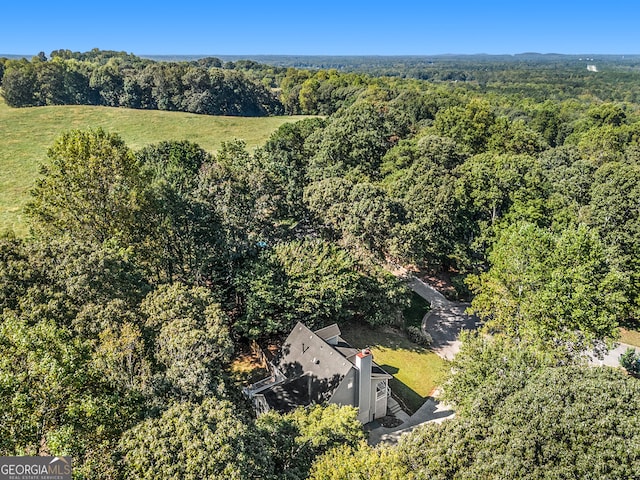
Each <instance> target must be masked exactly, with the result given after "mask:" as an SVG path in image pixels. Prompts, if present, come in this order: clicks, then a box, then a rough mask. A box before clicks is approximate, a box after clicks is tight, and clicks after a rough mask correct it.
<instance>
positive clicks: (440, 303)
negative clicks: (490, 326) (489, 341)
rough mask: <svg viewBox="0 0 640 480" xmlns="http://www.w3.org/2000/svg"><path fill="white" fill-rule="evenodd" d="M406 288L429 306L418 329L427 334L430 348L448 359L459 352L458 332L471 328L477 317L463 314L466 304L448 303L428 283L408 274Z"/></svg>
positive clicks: (478, 322) (477, 322)
mask: <svg viewBox="0 0 640 480" xmlns="http://www.w3.org/2000/svg"><path fill="white" fill-rule="evenodd" d="M409 287H411V289H412V290H413V291H414V292H416V293H417V294H418V295H420V296H421V297H422V298H424V299H425V300H426V301H427V302H429V304H430V305H431V310H430V311H429V312H428V313H427V314H426V315H425V316H424V318H423V319H422V330H423V331H425V332H427V333H428V334H429V335H431V338H432V339H433V343H432V344H431V349H432V350H433V351H434V352H435V353H437V354H438V355H440V356H441V357H442V358H445V359H447V360H452V359H453V357H454V356H455V354H456V353H458V352H459V351H460V342H459V341H458V335H459V334H460V332H461V331H462V330H463V329H464V330H475V329H476V328H478V327H479V326H480V319H479V318H478V317H476V316H475V315H468V314H466V313H465V311H466V309H467V307H468V306H469V304H468V303H460V302H452V301H450V300H447V299H446V297H445V296H444V295H442V294H441V293H440V292H438V291H437V290H436V289H435V288H433V287H432V286H431V285H429V284H427V283H425V282H423V281H422V280H420V279H419V278H416V277H412V278H411V279H410V280H409Z"/></svg>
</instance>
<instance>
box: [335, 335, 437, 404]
mask: <svg viewBox="0 0 640 480" xmlns="http://www.w3.org/2000/svg"><path fill="white" fill-rule="evenodd" d="M341 330H342V336H343V337H344V339H345V340H346V341H348V342H349V343H351V345H353V346H354V347H357V348H364V347H369V348H370V349H371V351H372V352H373V359H374V361H375V362H376V363H377V364H378V365H380V366H381V367H382V368H384V369H385V370H386V371H388V372H389V373H391V374H393V376H394V378H393V380H391V382H390V386H391V390H392V391H393V392H394V393H395V394H396V395H398V396H399V397H400V398H401V399H402V400H403V402H404V403H405V405H406V406H407V407H409V409H410V410H412V412H414V411H416V410H417V409H418V408H419V407H420V406H421V405H422V404H423V403H424V401H425V399H426V398H427V397H428V396H430V395H431V394H432V393H433V391H434V389H435V388H436V387H438V386H439V385H441V384H442V382H443V380H444V377H445V375H446V373H447V372H448V370H449V364H448V362H447V361H445V360H443V359H442V358H440V357H439V356H438V355H436V354H435V353H433V352H431V351H429V350H428V349H425V348H422V347H419V346H418V345H416V344H414V343H412V342H410V341H409V340H408V339H407V337H406V336H405V335H403V334H402V333H401V332H400V331H398V330H396V329H392V328H390V327H382V328H376V329H373V328H369V327H367V326H362V325H360V326H343V327H341ZM412 412H410V413H412Z"/></svg>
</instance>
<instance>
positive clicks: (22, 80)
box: [2, 61, 36, 107]
mask: <svg viewBox="0 0 640 480" xmlns="http://www.w3.org/2000/svg"><path fill="white" fill-rule="evenodd" d="M35 93H36V74H35V71H34V69H33V67H32V66H31V64H30V63H28V62H26V61H23V62H21V63H14V62H7V64H6V65H5V71H4V74H3V76H2V97H3V98H4V100H5V102H7V105H9V106H10V107H30V106H32V105H36V96H35Z"/></svg>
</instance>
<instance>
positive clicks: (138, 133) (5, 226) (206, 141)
mask: <svg viewBox="0 0 640 480" xmlns="http://www.w3.org/2000/svg"><path fill="white" fill-rule="evenodd" d="M303 118H306V117H302V116H286V117H285V116H283V117H216V116H209V115H195V114H191V113H182V112H165V111H157V110H132V109H126V108H110V107H93V106H78V105H64V106H51V107H31V108H11V107H8V106H7V105H6V104H5V103H4V101H3V100H2V99H1V97H0V233H1V232H6V231H8V230H13V231H14V232H15V233H16V235H18V236H24V235H25V234H26V233H27V227H26V221H25V218H24V217H23V213H22V212H23V209H24V206H25V204H26V203H27V202H28V200H29V191H30V189H31V188H32V186H33V184H34V182H35V179H36V178H37V176H38V169H39V165H40V164H41V163H42V162H43V161H44V160H45V159H46V155H47V148H49V147H50V146H51V145H52V144H53V141H54V140H55V139H56V138H57V137H58V136H59V135H60V134H61V133H62V132H64V131H67V130H72V129H89V128H98V127H101V128H103V129H105V130H107V131H109V132H114V133H117V134H119V135H120V136H121V137H122V138H123V139H124V141H125V142H126V143H127V145H128V146H129V147H131V148H132V149H134V150H136V149H140V148H142V147H144V146H146V145H150V144H153V143H158V142H161V141H163V140H190V141H192V142H195V143H197V144H199V145H200V146H201V147H202V148H204V149H205V150H207V151H209V152H215V151H216V150H218V149H219V148H220V146H221V144H222V142H225V141H231V140H234V139H241V140H244V141H245V142H246V144H247V147H248V148H249V149H250V150H252V149H254V148H255V147H257V146H259V145H262V144H263V143H264V142H265V141H266V140H267V138H269V135H271V133H273V132H274V131H275V130H276V129H277V128H278V127H279V126H280V125H282V124H283V123H287V122H294V121H297V120H301V119H303Z"/></svg>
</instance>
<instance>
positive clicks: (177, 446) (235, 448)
mask: <svg viewBox="0 0 640 480" xmlns="http://www.w3.org/2000/svg"><path fill="white" fill-rule="evenodd" d="M261 440H262V439H261V438H260V437H259V436H258V435H256V433H255V432H254V431H252V430H251V428H250V426H249V422H248V420H247V419H246V418H244V417H242V416H241V415H239V414H238V412H237V409H236V407H235V406H234V405H233V404H231V403H229V402H228V401H225V400H219V399H217V398H213V397H211V398H207V399H205V400H204V401H203V402H202V403H191V402H186V403H176V404H174V405H172V406H171V407H169V408H168V409H167V410H166V411H165V412H163V413H162V415H161V416H159V417H157V418H150V419H147V420H145V421H144V422H140V423H139V424H137V425H136V426H135V427H133V428H131V429H130V430H129V431H127V432H125V434H124V435H123V436H122V438H121V440H120V443H119V451H120V453H121V455H122V456H123V465H124V471H125V476H126V478H133V479H166V480H169V479H175V478H183V479H192V480H196V479H197V480H200V479H202V480H211V479H220V480H223V479H225V480H226V479H238V480H240V479H245V478H269V477H270V475H271V473H272V467H271V459H270V458H269V456H268V455H267V452H266V450H265V447H264V443H263V442H262V441H261Z"/></svg>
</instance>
